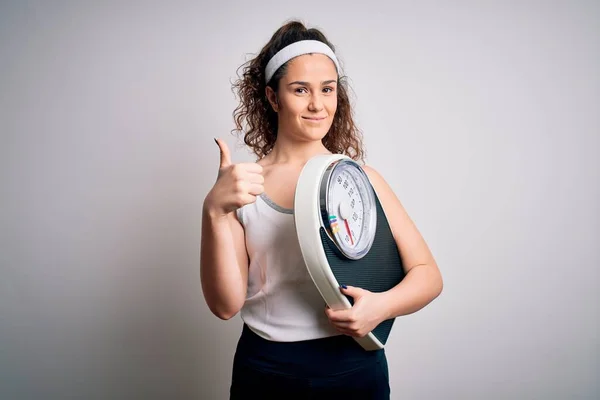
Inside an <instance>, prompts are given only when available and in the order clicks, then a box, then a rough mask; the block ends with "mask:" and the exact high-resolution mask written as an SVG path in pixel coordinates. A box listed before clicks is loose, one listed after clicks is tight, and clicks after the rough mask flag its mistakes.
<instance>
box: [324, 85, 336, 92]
mask: <svg viewBox="0 0 600 400" xmlns="http://www.w3.org/2000/svg"><path fill="white" fill-rule="evenodd" d="M323 91H324V92H325V93H333V92H334V91H335V89H334V88H333V87H331V86H327V87H325V88H323Z"/></svg>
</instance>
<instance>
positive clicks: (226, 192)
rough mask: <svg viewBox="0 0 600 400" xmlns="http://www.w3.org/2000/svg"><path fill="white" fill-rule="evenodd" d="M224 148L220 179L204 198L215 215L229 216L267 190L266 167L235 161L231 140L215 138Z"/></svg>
mask: <svg viewBox="0 0 600 400" xmlns="http://www.w3.org/2000/svg"><path fill="white" fill-rule="evenodd" d="M215 142H216V143H217V146H219V150H220V152H221V157H220V163H219V174H218V176H217V181H216V182H215V184H214V186H213V188H212V189H211V190H210V192H209V193H208V195H207V196H206V199H205V201H204V203H205V207H207V208H208V210H209V212H210V213H211V214H212V215H214V216H225V215H227V214H229V213H230V212H233V211H235V210H237V209H238V208H240V207H243V206H245V205H246V204H249V203H253V202H255V201H256V196H258V195H260V194H261V193H262V192H263V191H264V187H263V184H264V182H265V180H264V178H263V176H262V171H263V168H262V166H260V165H259V164H257V163H240V164H233V163H232V162H231V153H230V152H229V147H227V143H225V142H224V141H222V140H220V139H215Z"/></svg>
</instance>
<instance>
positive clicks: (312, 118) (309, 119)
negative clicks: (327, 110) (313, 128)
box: [302, 117, 325, 122]
mask: <svg viewBox="0 0 600 400" xmlns="http://www.w3.org/2000/svg"><path fill="white" fill-rule="evenodd" d="M302 118H304V119H306V120H308V121H315V122H316V121H323V120H324V119H325V117H320V118H314V117H302Z"/></svg>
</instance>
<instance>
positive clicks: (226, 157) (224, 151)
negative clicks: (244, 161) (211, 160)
mask: <svg viewBox="0 0 600 400" xmlns="http://www.w3.org/2000/svg"><path fill="white" fill-rule="evenodd" d="M215 143H217V146H219V150H220V152H221V159H220V162H219V168H223V167H228V166H230V165H231V153H230V152H229V147H228V146H227V143H225V142H224V141H222V140H221V139H215Z"/></svg>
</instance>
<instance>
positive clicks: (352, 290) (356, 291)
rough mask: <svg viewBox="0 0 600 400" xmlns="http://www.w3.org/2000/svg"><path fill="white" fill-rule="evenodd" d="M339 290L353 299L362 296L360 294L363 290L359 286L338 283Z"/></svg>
mask: <svg viewBox="0 0 600 400" xmlns="http://www.w3.org/2000/svg"><path fill="white" fill-rule="evenodd" d="M340 291H341V292H342V293H343V294H345V295H347V296H350V297H352V298H353V299H354V300H358V299H359V298H360V297H362V295H363V294H364V292H365V290H364V289H361V288H359V287H354V286H346V285H340Z"/></svg>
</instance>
